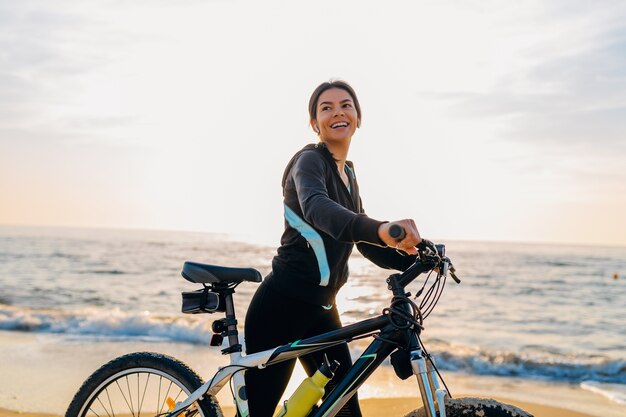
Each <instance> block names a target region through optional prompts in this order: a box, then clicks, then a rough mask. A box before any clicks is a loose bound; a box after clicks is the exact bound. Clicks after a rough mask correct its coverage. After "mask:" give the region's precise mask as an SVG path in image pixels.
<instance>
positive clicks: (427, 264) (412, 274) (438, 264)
mask: <svg viewBox="0 0 626 417" xmlns="http://www.w3.org/2000/svg"><path fill="white" fill-rule="evenodd" d="M389 236H391V237H392V238H393V239H396V240H398V241H400V240H402V239H404V237H405V236H406V231H405V230H404V227H402V226H401V225H399V224H397V223H392V224H391V225H389ZM416 247H417V249H418V251H419V257H418V259H417V260H416V261H415V263H414V264H413V265H411V266H410V267H409V268H407V270H406V271H404V272H403V273H402V274H401V275H400V282H401V283H402V284H403V285H408V284H409V283H410V282H411V281H413V280H414V279H415V278H416V277H417V276H418V275H419V274H421V273H422V272H426V271H428V270H431V269H433V268H442V269H443V271H442V272H443V274H444V275H446V274H447V273H448V272H449V273H450V276H451V277H452V279H454V281H455V282H456V283H457V284H460V283H461V280H460V279H459V278H458V277H457V276H456V274H455V272H456V270H455V269H454V266H453V265H452V262H451V261H450V258H448V257H447V256H446V247H445V245H442V244H439V245H437V244H435V243H433V242H431V241H430V240H427V239H422V241H421V242H420V243H418V244H417V246H416Z"/></svg>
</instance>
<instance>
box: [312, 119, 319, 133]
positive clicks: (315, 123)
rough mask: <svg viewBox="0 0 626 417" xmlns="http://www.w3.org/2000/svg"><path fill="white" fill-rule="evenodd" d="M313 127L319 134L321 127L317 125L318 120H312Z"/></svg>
mask: <svg viewBox="0 0 626 417" xmlns="http://www.w3.org/2000/svg"><path fill="white" fill-rule="evenodd" d="M311 129H313V130H314V131H315V133H317V134H318V135H319V133H320V128H319V127H317V122H316V121H315V120H311Z"/></svg>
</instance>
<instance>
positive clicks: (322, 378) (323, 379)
mask: <svg viewBox="0 0 626 417" xmlns="http://www.w3.org/2000/svg"><path fill="white" fill-rule="evenodd" d="M338 366H339V362H337V361H333V363H332V364H329V363H328V361H327V360H325V361H324V363H323V364H322V366H320V369H318V370H317V372H315V374H313V376H311V377H309V378H306V379H305V380H304V381H302V383H301V384H300V386H299V387H298V388H297V389H296V391H295V392H294V393H293V394H292V395H291V397H289V399H288V400H287V401H285V403H284V404H283V406H282V408H281V409H280V410H278V412H277V413H276V415H275V416H274V417H306V416H307V415H308V414H309V413H310V412H311V410H312V409H313V406H314V405H315V404H317V402H318V401H319V400H320V399H321V398H322V397H323V396H324V387H325V386H326V384H328V381H330V380H331V378H332V377H333V375H334V374H335V371H336V370H337V367H338Z"/></svg>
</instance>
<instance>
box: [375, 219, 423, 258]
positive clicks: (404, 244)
mask: <svg viewBox="0 0 626 417" xmlns="http://www.w3.org/2000/svg"><path fill="white" fill-rule="evenodd" d="M392 224H397V225H398V226H401V227H402V228H403V229H404V232H405V233H406V234H405V236H404V238H403V239H402V240H397V239H394V238H392V237H391V236H390V235H389V227H391V225H392ZM378 237H379V238H380V240H382V241H383V242H385V244H386V245H387V246H391V247H394V248H396V249H399V250H401V251H404V252H406V253H408V254H410V255H416V254H417V249H415V246H416V245H418V244H419V243H421V241H422V238H421V237H420V232H419V231H418V230H417V226H415V222H414V221H413V219H404V220H397V221H395V222H391V223H383V224H381V225H380V227H379V228H378Z"/></svg>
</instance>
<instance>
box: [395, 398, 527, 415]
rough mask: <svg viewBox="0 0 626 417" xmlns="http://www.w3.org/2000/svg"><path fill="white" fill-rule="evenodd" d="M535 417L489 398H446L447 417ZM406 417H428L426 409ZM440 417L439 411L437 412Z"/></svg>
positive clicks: (412, 412)
mask: <svg viewBox="0 0 626 417" xmlns="http://www.w3.org/2000/svg"><path fill="white" fill-rule="evenodd" d="M474 416H476V417H478V416H480V417H533V415H532V414H530V413H527V412H526V411H524V410H522V409H521V408H517V407H515V406H513V405H508V404H502V403H500V402H498V401H496V400H491V399H487V398H454V399H451V398H446V417H474ZM405 417H426V411H425V410H424V407H422V408H420V409H418V410H414V411H411V412H410V413H409V414H407V415H406V416H405ZM437 417H439V411H437Z"/></svg>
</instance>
